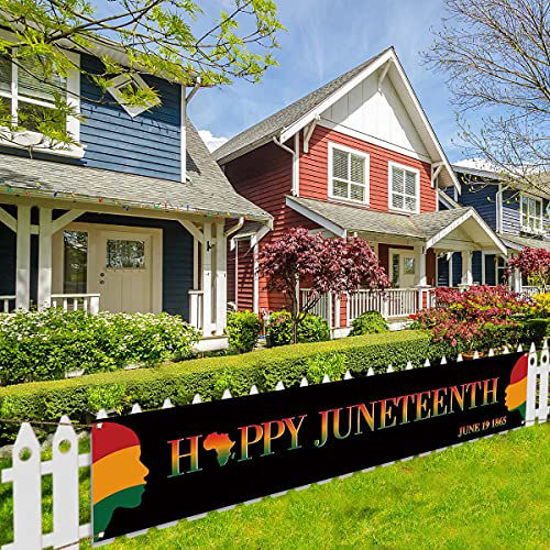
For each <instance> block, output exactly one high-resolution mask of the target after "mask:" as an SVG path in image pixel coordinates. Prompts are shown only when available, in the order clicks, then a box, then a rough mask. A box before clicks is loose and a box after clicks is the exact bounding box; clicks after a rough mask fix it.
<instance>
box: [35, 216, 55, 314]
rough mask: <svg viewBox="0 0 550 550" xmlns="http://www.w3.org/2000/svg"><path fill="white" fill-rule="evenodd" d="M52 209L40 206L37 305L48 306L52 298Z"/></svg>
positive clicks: (40, 306)
mask: <svg viewBox="0 0 550 550" xmlns="http://www.w3.org/2000/svg"><path fill="white" fill-rule="evenodd" d="M51 225H52V209H51V208H40V214H39V233H38V304H37V305H38V307H39V308H43V307H49V306H50V305H51V298H52V232H51Z"/></svg>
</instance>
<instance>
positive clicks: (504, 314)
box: [412, 285, 531, 354]
mask: <svg viewBox="0 0 550 550" xmlns="http://www.w3.org/2000/svg"><path fill="white" fill-rule="evenodd" d="M435 292H436V302H437V304H438V305H437V307H436V308H433V309H425V310H422V311H420V312H419V313H418V314H417V315H414V316H412V318H413V319H414V324H413V326H415V327H418V328H423V329H428V330H431V331H432V334H433V340H434V342H440V343H445V344H446V345H448V346H449V350H450V352H452V353H454V354H456V353H459V352H471V351H474V350H479V351H483V350H488V349H489V348H491V347H493V348H498V347H502V346H504V345H506V344H509V345H510V344H512V345H515V344H517V343H518V342H519V341H520V340H521V339H522V334H523V333H522V324H521V322H520V321H521V319H522V317H526V316H528V315H530V312H531V305H530V303H529V302H528V301H527V300H525V299H523V298H521V297H520V296H519V295H518V294H516V293H514V292H512V291H511V290H510V289H509V288H508V287H506V286H496V287H491V286H486V285H481V286H473V287H471V288H469V289H468V290H465V291H463V292H461V291H460V290H458V289H454V288H445V287H442V288H438V289H436V291H435Z"/></svg>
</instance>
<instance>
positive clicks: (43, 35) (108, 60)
mask: <svg viewBox="0 0 550 550" xmlns="http://www.w3.org/2000/svg"><path fill="white" fill-rule="evenodd" d="M223 5H224V6H226V7H227V11H225V10H221V11H220V12H219V13H216V14H214V13H213V10H214V8H213V7H212V6H211V4H210V5H209V6H208V9H206V8H204V9H203V7H202V6H201V5H200V4H199V3H198V2H193V1H191V0H109V2H102V1H101V0H0V27H1V30H0V89H3V90H7V92H9V90H10V88H9V82H10V80H13V72H14V71H17V75H18V78H19V81H21V82H24V85H25V86H27V87H28V88H30V89H34V90H35V91H36V92H37V94H38V95H37V97H38V99H40V98H41V97H46V96H47V100H48V106H49V108H47V109H45V108H43V105H40V103H27V104H25V106H24V108H19V107H18V108H17V109H14V107H13V103H12V102H11V101H10V100H9V99H7V98H6V97H2V98H0V128H1V130H0V137H1V138H3V139H8V140H11V141H14V140H15V137H16V136H20V135H21V132H23V131H25V130H27V131H33V132H36V133H39V134H42V136H43V142H42V143H41V144H40V145H41V146H47V145H48V144H56V145H57V146H60V145H61V146H68V145H71V144H74V143H75V141H74V138H73V137H72V136H71V135H70V132H69V131H68V130H67V128H66V123H65V122H66V120H67V117H68V116H75V117H77V118H78V117H79V116H80V115H78V113H77V111H76V109H75V106H74V103H75V101H73V100H74V99H77V98H75V97H70V92H68V91H67V89H66V86H65V82H66V80H67V79H68V78H69V77H70V75H71V74H74V72H75V71H78V72H80V73H81V74H86V75H87V76H88V77H89V78H91V79H93V81H94V82H95V83H96V84H97V85H98V86H99V88H100V89H101V90H102V91H103V94H104V95H106V94H107V89H108V87H109V85H110V83H111V82H112V80H113V78H115V77H121V76H123V75H124V76H126V79H125V81H127V83H128V85H125V86H124V87H122V88H120V90H119V92H120V94H121V95H122V96H123V98H124V103H126V104H127V105H130V106H144V107H145V106H152V105H156V104H158V103H159V102H160V96H159V94H158V91H157V90H156V89H154V87H152V86H147V85H146V86H137V85H135V83H136V82H137V81H138V80H137V78H138V77H137V75H138V74H148V75H154V76H158V77H162V78H165V79H169V80H171V81H174V82H177V83H179V84H182V85H185V86H195V85H201V86H215V85H226V84H230V83H231V82H232V81H234V80H236V79H237V80H238V79H246V80H249V81H251V82H258V81H259V80H260V79H261V78H262V76H263V74H264V73H265V71H266V69H267V68H269V67H270V66H273V65H276V61H275V59H274V57H273V55H272V50H273V48H276V47H278V43H277V38H276V35H277V33H278V31H280V30H282V29H283V26H282V25H281V23H280V22H279V20H278V19H277V6H276V4H275V2H274V1H273V0H227V1H224V2H223ZM71 51H72V52H78V53H89V54H92V55H94V56H97V57H99V58H100V59H101V61H102V62H103V70H102V72H100V73H99V74H97V73H93V74H88V73H86V71H85V70H84V69H83V68H82V67H80V66H79V64H78V63H76V62H75V58H74V56H71V55H70V53H69V55H67V52H71ZM22 79H23V80H22ZM119 81H120V80H119ZM44 94H46V95H44ZM0 95H3V96H6V95H9V93H8V94H0ZM87 99H90V98H87ZM95 100H96V101H97V98H95Z"/></svg>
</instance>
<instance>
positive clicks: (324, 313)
mask: <svg viewBox="0 0 550 550" xmlns="http://www.w3.org/2000/svg"><path fill="white" fill-rule="evenodd" d="M309 291H310V289H309V288H301V289H300V304H301V305H302V306H303V305H304V304H305V303H306V302H307V298H308V293H309ZM309 313H311V314H312V315H317V317H322V318H323V319H326V320H327V321H328V323H329V325H331V326H332V300H331V296H330V295H329V294H323V296H321V299H320V300H319V301H318V302H317V303H316V304H315V306H313V308H312V310H311V311H310V312H309Z"/></svg>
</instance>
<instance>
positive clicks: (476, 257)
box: [472, 250, 481, 285]
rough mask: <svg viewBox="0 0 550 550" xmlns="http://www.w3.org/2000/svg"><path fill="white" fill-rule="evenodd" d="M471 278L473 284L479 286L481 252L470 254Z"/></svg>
mask: <svg viewBox="0 0 550 550" xmlns="http://www.w3.org/2000/svg"><path fill="white" fill-rule="evenodd" d="M472 278H473V281H474V283H476V284H478V285H480V284H481V252H480V251H479V250H476V251H474V253H473V254H472Z"/></svg>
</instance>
